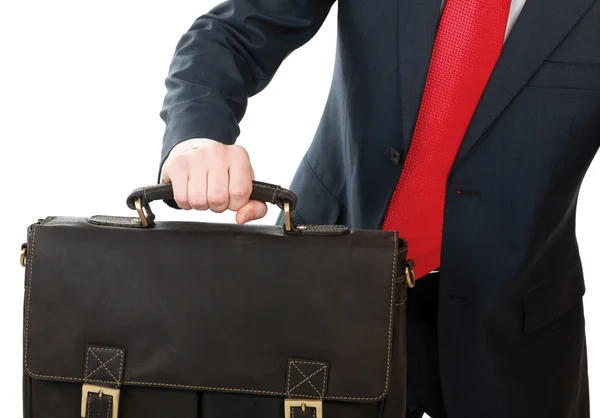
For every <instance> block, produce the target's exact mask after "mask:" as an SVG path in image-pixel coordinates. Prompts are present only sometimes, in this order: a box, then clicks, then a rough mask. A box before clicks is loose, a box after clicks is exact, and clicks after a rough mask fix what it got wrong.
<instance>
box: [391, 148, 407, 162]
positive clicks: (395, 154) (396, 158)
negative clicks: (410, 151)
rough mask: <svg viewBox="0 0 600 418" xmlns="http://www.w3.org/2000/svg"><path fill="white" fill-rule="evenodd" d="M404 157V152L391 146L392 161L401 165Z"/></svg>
mask: <svg viewBox="0 0 600 418" xmlns="http://www.w3.org/2000/svg"><path fill="white" fill-rule="evenodd" d="M403 159H404V154H402V153H401V152H400V151H398V150H397V149H396V148H392V147H390V161H391V162H392V163H393V164H394V165H400V163H401V162H402V160H403Z"/></svg>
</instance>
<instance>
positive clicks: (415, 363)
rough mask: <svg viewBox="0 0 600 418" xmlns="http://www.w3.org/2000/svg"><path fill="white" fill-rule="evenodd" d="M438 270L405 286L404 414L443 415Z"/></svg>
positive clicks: (412, 417)
mask: <svg viewBox="0 0 600 418" xmlns="http://www.w3.org/2000/svg"><path fill="white" fill-rule="evenodd" d="M438 293H439V273H430V274H428V275H427V276H425V277H422V278H420V279H419V280H418V281H417V284H416V286H415V287H414V288H412V289H409V290H408V299H407V301H406V333H407V361H408V383H407V408H408V410H407V413H406V418H420V417H422V416H423V414H424V413H427V415H429V416H430V417H432V418H445V417H446V412H445V408H444V400H443V397H442V389H441V382H440V368H439V359H438V333H437V322H438V321H437V313H438Z"/></svg>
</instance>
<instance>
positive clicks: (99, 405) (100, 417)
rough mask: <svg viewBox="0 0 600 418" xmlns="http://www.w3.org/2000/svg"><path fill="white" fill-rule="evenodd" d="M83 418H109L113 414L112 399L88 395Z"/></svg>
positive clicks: (105, 396)
mask: <svg viewBox="0 0 600 418" xmlns="http://www.w3.org/2000/svg"><path fill="white" fill-rule="evenodd" d="M86 404H87V406H86V410H85V417H84V418H111V416H112V412H113V407H114V403H113V397H112V396H111V395H102V397H100V396H99V395H98V394H97V393H88V395H87V403H86Z"/></svg>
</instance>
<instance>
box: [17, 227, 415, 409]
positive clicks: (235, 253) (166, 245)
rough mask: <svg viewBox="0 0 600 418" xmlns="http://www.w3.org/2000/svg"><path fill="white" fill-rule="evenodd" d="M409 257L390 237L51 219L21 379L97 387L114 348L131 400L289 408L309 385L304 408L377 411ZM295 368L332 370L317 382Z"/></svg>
mask: <svg viewBox="0 0 600 418" xmlns="http://www.w3.org/2000/svg"><path fill="white" fill-rule="evenodd" d="M398 243H399V244H400V245H398ZM405 252H406V246H405V243H404V241H402V240H400V239H398V238H397V236H396V234H395V233H393V232H383V231H352V232H351V233H349V234H346V235H341V236H310V235H298V236H296V235H288V234H285V232H283V230H282V229H281V228H279V227H276V226H237V225H231V224H205V223H190V222H162V223H157V224H156V225H155V226H153V227H152V228H146V229H143V228H124V227H111V226H99V225H93V224H91V223H90V222H89V221H88V220H87V219H84V218H59V217H53V218H48V219H46V220H45V221H44V222H43V223H41V224H36V225H34V226H32V228H31V230H30V235H29V254H28V263H27V266H28V268H27V272H26V283H27V286H26V289H25V332H24V360H25V368H26V371H27V373H28V374H29V376H31V377H32V378H35V379H44V380H55V381H65V382H83V381H84V377H85V378H86V379H85V380H86V381H89V382H91V383H94V380H95V379H94V376H91V375H90V370H88V369H87V365H86V356H85V353H86V349H87V347H90V346H101V347H118V348H120V349H123V350H124V352H125V356H124V357H125V361H124V362H122V363H121V364H120V366H121V367H122V370H121V371H120V372H122V385H124V386H128V385H129V386H132V385H133V386H156V387H164V388H174V389H190V390H202V391H225V392H236V393H248V394H257V395H273V396H290V392H291V391H293V390H294V389H295V388H293V386H294V385H296V384H299V383H301V381H303V382H304V383H303V384H304V385H305V386H306V390H304V392H303V394H304V395H305V396H304V397H315V398H323V399H329V400H340V401H377V400H380V399H382V398H383V397H384V396H385V395H386V393H387V391H388V387H389V383H390V373H391V369H392V362H391V360H392V350H393V348H394V347H393V346H394V326H395V320H396V319H395V316H396V312H397V311H398V310H397V309H396V308H395V304H396V303H398V302H400V301H396V300H395V298H396V293H397V292H396V286H397V281H398V280H397V277H398V276H400V277H402V276H403V275H402V273H399V272H398V270H401V269H400V267H399V266H398V260H399V259H400V260H401V261H400V262H402V261H403V260H404V255H405ZM402 319H403V318H402ZM398 322H399V323H400V321H398ZM400 326H403V323H402V324H400ZM117 353H118V352H117ZM294 359H295V360H294ZM99 361H100V360H99ZM102 361H107V359H103V360H102ZM119 361H120V362H121V361H122V359H119ZM290 361H291V362H292V363H290ZM293 361H297V363H296V365H298V364H302V363H301V362H306V363H305V364H310V363H313V364H315V365H318V364H322V365H324V366H325V368H324V369H321V372H322V374H317V375H318V376H319V382H318V383H316V381H315V380H313V379H314V377H308V375H305V376H304V377H302V378H301V377H300V376H301V375H302V374H306V373H308V372H310V373H311V374H312V373H313V371H312V369H311V368H310V367H307V368H305V369H302V368H301V367H300V368H299V369H298V370H299V373H298V371H296V370H295V369H293V367H292V366H294V364H293ZM298 362H300V363H298ZM100 367H101V364H100ZM316 370H317V369H315V372H316ZM292 373H295V374H293V375H292ZM317 373H318V372H317ZM296 375H297V376H296ZM304 378H307V379H306V380H305V379H304ZM290 379H292V380H294V379H295V381H293V382H290ZM321 379H322V381H321ZM109 380H110V379H109ZM101 383H108V384H110V383H111V382H110V381H107V382H101ZM112 383H114V382H112ZM308 383H310V386H313V388H312V389H314V392H312V389H311V388H310V386H308V385H307V384H308ZM321 383H322V384H321Z"/></svg>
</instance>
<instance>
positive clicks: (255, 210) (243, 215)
mask: <svg viewBox="0 0 600 418" xmlns="http://www.w3.org/2000/svg"><path fill="white" fill-rule="evenodd" d="M266 214H267V204H266V203H265V202H259V201H257V200H251V201H249V202H248V203H247V204H246V206H244V207H243V208H241V209H240V210H238V211H237V213H236V215H235V221H236V222H237V223H238V224H240V225H243V224H245V223H246V222H250V221H253V220H255V219H260V218H263V217H264V216H265V215H266Z"/></svg>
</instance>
